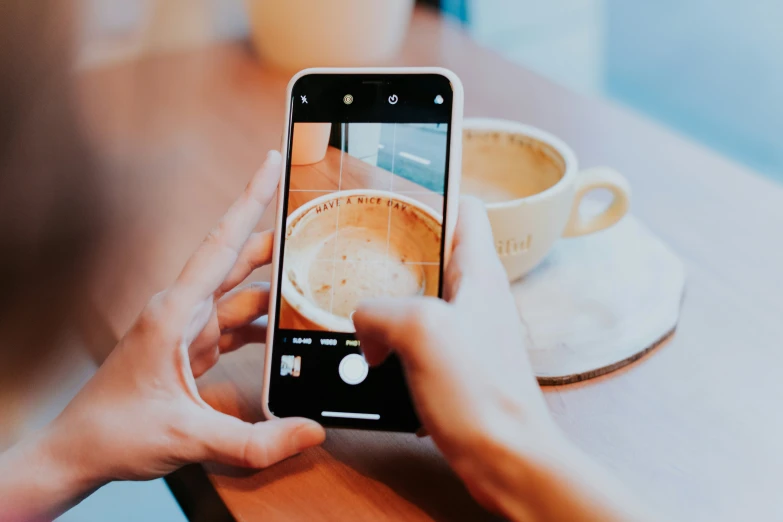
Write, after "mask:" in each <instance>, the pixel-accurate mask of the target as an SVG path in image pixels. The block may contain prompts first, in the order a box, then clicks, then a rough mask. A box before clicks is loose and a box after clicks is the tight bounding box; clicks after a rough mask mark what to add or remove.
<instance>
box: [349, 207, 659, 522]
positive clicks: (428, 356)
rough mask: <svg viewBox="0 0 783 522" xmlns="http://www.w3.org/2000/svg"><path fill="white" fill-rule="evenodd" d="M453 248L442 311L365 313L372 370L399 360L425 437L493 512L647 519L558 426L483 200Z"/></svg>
mask: <svg viewBox="0 0 783 522" xmlns="http://www.w3.org/2000/svg"><path fill="white" fill-rule="evenodd" d="M454 245H455V246H454V251H453V255H452V259H451V262H450V264H449V266H448V267H447V268H446V270H445V273H444V294H445V295H444V297H445V298H446V302H444V301H442V300H439V299H433V298H424V297H416V298H410V299H380V300H374V301H370V302H367V303H364V305H363V306H361V307H360V308H359V310H358V311H357V313H356V314H355V316H354V322H355V324H356V328H357V334H358V336H359V339H360V340H361V343H362V344H361V345H362V349H363V351H364V353H365V357H366V358H367V361H368V362H369V363H370V364H372V365H377V364H380V363H382V361H383V360H384V359H385V358H386V356H387V355H388V354H389V353H390V352H392V351H393V352H395V353H397V354H398V355H399V357H400V359H401V360H402V363H403V367H404V368H405V372H406V378H407V382H408V386H409V387H410V389H411V393H412V396H413V400H414V404H415V406H416V410H417V413H418V414H419V418H420V419H421V420H422V424H423V426H424V428H426V430H427V432H428V433H429V434H430V435H431V436H432V438H433V440H434V441H435V443H436V444H437V445H438V447H439V448H440V450H441V451H442V452H443V454H444V455H445V457H446V459H447V460H448V461H449V463H450V464H451V466H452V467H453V468H454V470H455V471H456V472H457V474H458V475H459V476H460V477H461V478H462V480H463V481H464V482H465V484H466V485H467V487H468V489H469V490H470V492H471V493H472V494H473V496H474V497H475V498H476V499H477V500H478V501H479V502H481V503H482V504H483V505H484V506H485V507H487V508H489V509H490V510H492V511H495V512H497V513H500V514H502V515H504V516H506V517H508V518H510V519H512V520H520V521H533V520H535V521H539V520H541V521H549V520H552V521H555V520H558V521H559V520H569V521H577V520H601V521H614V520H646V519H647V518H646V517H648V515H647V514H646V512H645V510H644V509H643V508H641V507H640V506H639V505H638V503H636V501H635V500H634V499H633V498H632V496H631V495H629V494H628V492H627V491H625V489H624V488H623V487H622V486H621V484H619V483H618V482H617V481H616V480H614V479H613V478H612V477H611V476H610V475H609V474H608V473H606V472H605V471H604V470H602V469H601V468H600V467H599V466H598V465H597V464H596V463H594V462H592V461H591V460H590V459H589V458H588V457H587V456H586V455H584V454H583V453H582V452H580V451H579V450H578V449H577V448H575V447H574V446H573V445H572V444H571V443H570V442H568V441H567V440H566V438H565V437H564V436H563V434H562V433H561V431H560V430H559V429H558V427H557V426H556V425H555V424H554V422H553V421H552V419H551V417H550V415H549V412H548V410H547V407H546V404H545V402H544V399H543V396H542V394H541V390H540V388H539V387H538V384H537V382H536V380H535V377H534V376H533V373H532V371H531V368H530V363H529V362H528V359H527V353H526V351H525V346H524V339H525V335H524V331H523V327H522V324H521V322H520V319H519V316H518V313H517V310H516V305H515V303H514V299H513V297H512V295H511V292H510V290H509V285H508V281H507V279H506V274H505V272H504V271H503V267H502V266H501V264H500V261H499V260H498V258H497V255H496V254H495V251H494V248H493V245H492V230H491V229H490V226H489V222H488V220H487V216H486V212H485V211H484V209H483V206H482V205H481V203H480V202H479V201H478V200H474V199H470V198H466V199H464V200H463V201H462V203H461V206H460V219H459V224H458V227H457V233H456V236H455V241H454Z"/></svg>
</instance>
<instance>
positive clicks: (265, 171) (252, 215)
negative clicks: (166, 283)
mask: <svg viewBox="0 0 783 522" xmlns="http://www.w3.org/2000/svg"><path fill="white" fill-rule="evenodd" d="M281 164H282V159H281V157H280V153H279V152H277V151H269V154H268V155H267V159H266V162H264V165H263V166H262V167H261V169H260V170H259V171H258V173H256V175H255V176H253V179H252V180H250V183H248V185H247V187H245V190H244V192H243V193H242V195H241V196H240V197H239V198H238V199H237V200H236V201H235V202H234V204H233V205H232V206H231V208H229V209H228V212H226V214H225V215H224V216H223V218H222V219H221V220H220V222H219V223H218V225H217V227H215V228H214V229H213V230H212V232H210V233H209V235H208V236H207V237H206V239H204V241H203V242H202V243H201V246H199V248H198V249H197V250H196V252H195V253H194V254H193V256H191V258H190V259H189V260H188V262H187V263H186V264H185V268H184V269H183V270H182V273H180V275H179V277H178V278H177V281H176V283H175V285H174V289H173V290H174V291H175V293H176V294H177V295H179V296H182V298H183V299H184V300H185V301H187V302H189V303H193V302H198V301H200V300H202V299H206V298H207V297H209V296H211V295H212V294H213V293H214V292H216V291H217V290H218V289H219V288H220V287H221V285H222V283H223V281H224V280H225V278H226V277H227V276H228V274H229V272H230V271H231V269H232V268H233V267H234V264H235V263H236V262H237V259H238V258H239V253H240V251H241V250H242V247H243V246H244V244H245V242H246V241H247V239H248V237H250V234H251V233H252V232H253V229H254V228H255V226H256V225H257V224H258V220H259V219H261V215H262V214H263V213H264V209H265V208H266V206H267V204H268V203H269V202H270V200H271V199H272V196H273V195H274V193H275V189H276V188H277V184H278V181H279V180H280V172H281V168H280V166H281Z"/></svg>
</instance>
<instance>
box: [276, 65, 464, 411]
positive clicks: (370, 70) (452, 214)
mask: <svg viewBox="0 0 783 522" xmlns="http://www.w3.org/2000/svg"><path fill="white" fill-rule="evenodd" d="M314 74H357V75H361V74H412V75H417V74H438V75H441V76H444V77H446V78H448V79H449V81H450V82H451V87H452V90H453V102H452V108H451V125H449V133H450V139H451V144H450V148H449V181H448V183H449V184H448V189H447V194H448V195H447V199H446V209H447V210H446V216H445V220H446V227H445V228H446V230H445V234H446V236H445V240H446V241H445V251H444V259H443V263H444V265H445V264H448V262H449V258H450V257H451V247H452V240H453V237H454V228H455V227H456V225H457V214H458V209H459V184H460V179H461V171H462V111H463V106H464V98H465V96H464V92H463V89H462V82H461V81H460V79H459V77H458V76H457V75H456V74H454V73H453V72H452V71H450V70H448V69H444V68H442V67H360V68H339V67H336V68H327V67H318V68H311V69H304V70H302V71H299V72H298V73H296V75H294V77H293V78H291V81H289V82H288V88H287V89H286V112H285V129H284V130H283V143H282V148H281V153H282V155H283V165H282V169H283V172H282V175H281V181H280V187H279V189H278V193H277V213H276V217H275V238H274V247H273V250H272V252H273V254H272V280H271V286H270V292H269V296H270V297H269V300H270V302H269V322H268V325H269V326H268V329H267V336H266V355H265V356H264V386H263V389H262V395H261V404H262V407H263V411H264V416H265V417H266V418H267V419H274V418H276V417H275V415H273V414H272V412H271V411H270V410H269V382H270V376H271V372H272V349H271V346H272V338H273V337H274V332H275V328H274V326H275V324H276V321H277V292H278V288H277V286H278V279H279V270H280V268H281V267H280V247H281V240H280V236H281V234H280V230H281V229H282V227H283V221H284V216H283V207H284V203H285V194H286V192H287V190H288V186H287V183H288V180H287V179H286V171H287V170H288V161H287V158H288V141H289V140H288V136H289V134H290V132H291V128H290V125H291V123H290V121H291V95H292V92H293V87H294V84H295V83H296V82H297V80H299V78H301V77H303V76H307V75H314Z"/></svg>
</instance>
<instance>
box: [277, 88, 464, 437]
mask: <svg viewBox="0 0 783 522" xmlns="http://www.w3.org/2000/svg"><path fill="white" fill-rule="evenodd" d="M452 102H453V90H452V85H451V83H450V81H449V79H448V78H446V77H445V76H441V75H438V74H398V75H368V74H361V75H358V74H335V75H331V74H312V75H306V76H303V77H302V78H300V79H299V80H298V81H297V82H296V83H295V84H294V86H293V90H292V98H291V107H290V118H291V121H290V122H289V129H290V130H289V135H288V136H287V137H286V139H287V140H288V157H287V158H286V160H287V164H286V174H285V175H286V180H287V183H286V193H285V194H284V209H283V216H284V221H283V227H282V230H281V231H280V234H281V237H280V241H281V243H280V245H281V247H280V250H281V255H280V267H279V269H278V281H277V295H276V296H275V298H276V299H277V301H276V302H277V314H276V317H275V324H274V325H270V327H273V328H274V332H273V341H272V343H271V347H272V348H271V349H272V353H271V375H270V382H269V409H270V411H271V412H272V413H273V414H274V415H276V416H278V417H289V416H304V417H308V418H312V419H315V420H317V421H319V422H321V423H322V424H325V425H329V426H346V427H362V428H366V429H382V430H396V431H414V430H415V429H416V428H417V427H418V425H419V422H418V419H417V418H416V415H415V412H414V409H413V405H412V403H411V399H410V397H409V394H408V391H407V387H406V384H405V379H404V375H403V372H402V368H401V365H400V362H399V360H398V359H397V358H396V357H394V356H391V357H390V358H389V359H388V360H387V361H385V362H384V363H383V364H382V365H380V366H378V367H376V368H368V366H367V364H366V362H365V361H364V358H363V357H362V355H361V346H360V344H359V341H358V340H357V339H356V336H355V334H354V332H355V330H354V327H353V321H352V314H353V312H354V311H355V310H356V308H357V306H358V305H359V303H360V302H361V301H362V300H363V299H367V298H372V297H379V296H398V297H401V296H417V295H423V296H440V295H441V279H442V275H443V263H442V260H443V253H444V248H445V223H446V221H445V219H444V217H445V216H446V213H447V212H448V209H447V208H446V207H447V205H446V202H447V196H448V193H447V192H448V186H449V183H448V181H449V150H450V145H451V144H450V141H451V133H450V125H451V118H452Z"/></svg>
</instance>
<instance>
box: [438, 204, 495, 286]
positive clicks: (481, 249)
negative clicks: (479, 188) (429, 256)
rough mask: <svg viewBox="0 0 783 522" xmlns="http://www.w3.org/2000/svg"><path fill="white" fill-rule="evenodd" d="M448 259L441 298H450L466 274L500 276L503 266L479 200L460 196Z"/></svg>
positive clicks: (482, 277)
mask: <svg viewBox="0 0 783 522" xmlns="http://www.w3.org/2000/svg"><path fill="white" fill-rule="evenodd" d="M453 244H454V246H453V250H452V256H451V260H450V261H449V265H448V266H447V267H446V270H445V272H444V296H443V297H444V298H445V299H446V300H447V301H451V300H452V299H453V298H454V296H455V295H456V294H457V291H458V289H459V287H460V284H461V282H462V280H463V278H464V277H465V275H466V274H474V275H475V276H476V278H481V279H488V278H502V277H505V274H504V273H503V266H502V265H501V263H500V260H499V259H498V256H497V253H496V251H495V246H494V244H493V239H492V227H491V225H490V223H489V217H488V216H487V211H486V209H485V207H484V204H483V203H482V202H481V200H479V199H477V198H474V197H471V196H463V197H462V198H461V199H460V204H459V218H458V219H457V227H456V229H455V231H454V243H453Z"/></svg>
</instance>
